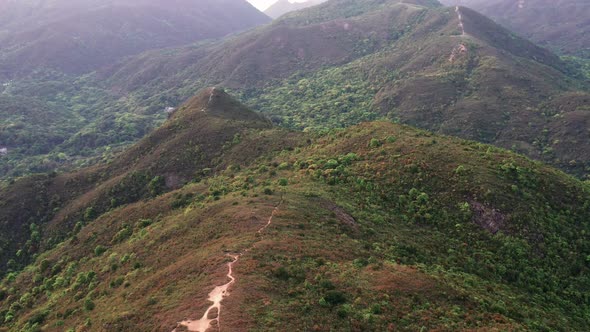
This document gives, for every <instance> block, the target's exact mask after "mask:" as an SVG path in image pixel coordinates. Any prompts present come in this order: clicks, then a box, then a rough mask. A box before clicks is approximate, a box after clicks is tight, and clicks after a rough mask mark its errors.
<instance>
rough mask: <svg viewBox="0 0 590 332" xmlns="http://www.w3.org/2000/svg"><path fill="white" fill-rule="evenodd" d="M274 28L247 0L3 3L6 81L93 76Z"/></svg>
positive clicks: (0, 44) (0, 69) (0, 67)
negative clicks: (37, 74) (144, 57)
mask: <svg viewBox="0 0 590 332" xmlns="http://www.w3.org/2000/svg"><path fill="white" fill-rule="evenodd" d="M268 21H269V19H268V17H266V16H265V15H264V14H262V13H260V12H259V11H258V10H256V9H255V8H254V7H252V6H251V5H250V4H249V3H248V2H246V1H245V0H172V1H162V0H125V1H123V0H88V1H76V0H56V1H35V0H24V1H23V0H18V1H15V0H1V1H0V80H1V79H5V80H6V79H14V78H18V77H22V76H23V75H27V74H30V73H32V72H34V71H39V70H56V71H60V72H64V73H67V74H82V73H87V72H90V71H93V70H95V69H97V68H100V67H101V66H104V65H107V64H112V63H113V62H116V61H118V60H120V59H121V58H123V57H125V56H129V55H134V54H138V53H141V52H143V51H146V50H150V49H155V48H163V47H170V46H180V45H185V44H189V43H192V42H196V41H199V40H204V39H209V38H217V37H222V36H224V35H227V34H229V33H233V32H236V31H239V30H243V29H247V28H251V27H253V26H256V25H259V24H263V23H266V22H268Z"/></svg>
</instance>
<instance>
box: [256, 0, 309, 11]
mask: <svg viewBox="0 0 590 332" xmlns="http://www.w3.org/2000/svg"><path fill="white" fill-rule="evenodd" d="M276 1H277V0H248V2H249V3H251V4H252V5H254V7H256V8H258V10H265V9H267V8H268V7H270V5H272V4H273V3H275V2H276ZM289 1H290V2H305V1H307V0H289Z"/></svg>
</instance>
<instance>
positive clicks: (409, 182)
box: [0, 90, 590, 331]
mask: <svg viewBox="0 0 590 332" xmlns="http://www.w3.org/2000/svg"><path fill="white" fill-rule="evenodd" d="M216 91H218V90H214V91H212V90H208V91H204V92H203V93H202V94H201V95H200V96H199V97H198V98H197V99H196V100H193V101H191V102H189V103H187V104H186V105H187V106H188V105H191V106H188V107H187V110H188V109H189V108H190V109H191V110H192V111H191V112H189V113H190V116H189V115H187V116H189V117H190V118H193V117H194V118H193V119H194V122H192V123H195V124H197V125H198V120H202V121H214V122H216V121H221V120H220V119H219V118H223V119H226V121H223V124H221V123H220V124H219V125H218V126H216V129H214V130H211V131H209V132H207V135H208V136H217V137H220V136H221V137H223V136H226V135H227V134H226V131H227V130H229V131H233V130H234V129H232V127H231V126H232V125H235V123H234V122H242V123H244V122H245V123H248V126H247V127H248V128H250V129H249V130H247V131H248V133H244V134H243V136H242V138H241V139H240V140H241V141H242V142H235V143H234V144H232V145H231V146H228V147H227V148H226V149H224V153H223V154H221V155H218V156H219V163H218V164H217V165H218V166H217V167H215V168H214V169H213V170H211V172H209V171H204V169H203V168H202V167H203V164H200V163H198V162H197V163H195V164H194V165H193V166H192V167H189V166H188V164H187V167H188V168H190V171H192V173H198V174H200V177H201V179H200V181H199V182H192V183H187V184H185V185H183V186H178V187H177V188H178V189H175V190H172V191H170V192H167V193H162V194H157V193H156V194H154V195H152V196H151V197H150V198H149V199H143V200H137V201H135V202H129V203H128V204H123V205H119V206H117V207H113V208H112V209H110V210H108V211H94V212H93V213H92V214H94V215H93V216H92V217H91V218H89V219H88V220H87V221H86V224H85V225H82V224H80V226H79V227H76V228H75V229H73V230H72V233H71V234H70V236H69V237H68V238H66V239H65V241H63V242H62V243H61V244H59V245H57V246H55V248H53V249H51V250H48V251H46V252H43V253H41V254H40V255H39V256H38V257H37V258H36V260H35V262H34V263H33V264H31V265H29V266H28V267H26V268H25V269H24V270H23V271H22V272H19V273H11V274H10V275H8V276H7V277H6V278H5V279H4V280H3V281H2V286H1V288H0V289H1V292H0V295H1V297H0V312H2V313H3V315H4V319H3V320H1V323H0V324H2V328H4V329H6V330H10V331H12V330H35V329H42V330H44V331H64V330H67V329H73V330H105V331H172V330H173V329H175V328H176V331H183V330H186V328H183V327H182V326H181V325H182V324H178V322H181V321H183V320H185V319H189V320H190V321H196V320H199V319H200V318H201V317H202V316H203V314H204V313H205V312H206V310H207V308H208V307H209V306H210V305H211V302H209V301H207V298H208V297H209V296H210V295H209V294H210V293H211V291H212V290H214V289H216V287H218V286H221V285H224V284H225V285H228V287H229V288H228V289H227V292H226V293H225V294H224V295H223V296H222V297H221V300H222V301H221V306H220V307H219V308H218V309H216V311H215V310H214V311H213V313H212V314H211V316H209V318H210V319H212V320H215V322H216V324H217V326H221V327H222V328H223V329H224V330H229V331H243V330H262V331H286V330H292V329H294V328H300V329H301V330H316V331H333V330H352V331H386V330H420V329H424V330H426V329H427V330H525V331H526V330H564V331H567V330H579V331H582V330H587V329H588V328H589V326H588V320H587V319H586V316H585V315H587V312H588V309H589V304H590V303H589V301H588V297H587V296H586V295H585V294H587V290H588V289H589V287H590V279H589V277H588V275H589V273H588V272H590V266H589V265H588V255H590V245H589V244H588V242H587V241H585V237H584V236H585V235H584V234H587V232H589V231H590V224H589V222H588V220H590V215H589V213H590V208H589V207H590V206H589V204H590V191H589V190H590V188H588V187H587V186H586V185H584V184H582V183H581V182H580V181H578V180H576V179H574V178H571V177H569V176H567V175H565V174H563V173H561V172H559V171H556V170H554V169H552V168H550V167H547V166H543V165H541V164H539V163H536V162H532V161H530V160H528V159H526V158H523V157H520V156H518V155H515V154H513V153H510V152H507V151H504V150H501V149H497V148H494V147H492V146H487V145H484V144H480V143H474V142H468V141H463V140H460V139H454V138H448V137H441V136H436V135H433V134H430V133H427V132H424V131H420V130H416V129H412V128H409V127H405V126H401V125H395V124H392V123H390V122H375V123H367V124H362V125H360V126H355V127H351V128H348V129H344V130H333V131H331V132H327V133H324V134H317V133H313V132H309V133H305V134H303V133H289V132H286V131H277V130H275V129H269V128H268V125H267V123H266V122H264V121H260V120H259V118H258V116H256V115H255V114H252V113H249V112H245V111H244V110H243V108H242V107H238V106H237V104H235V103H234V102H233V101H231V99H228V98H227V97H226V96H225V95H223V94H222V93H221V92H220V91H218V92H216ZM211 92H213V96H219V98H221V101H223V100H225V101H226V102H224V104H225V103H227V104H226V105H229V107H222V108H219V109H218V110H219V112H216V111H212V110H210V109H208V108H205V112H201V110H202V108H203V107H204V106H206V105H207V103H208V97H209V96H211ZM218 93H219V94H218ZM213 100H215V97H214V99H213ZM221 101H220V102H221ZM234 106H236V107H238V108H239V110H240V111H239V112H234V111H231V112H227V110H231V109H232V108H233V107H234ZM195 111H196V112H195ZM182 112H183V110H182V109H179V110H178V113H176V114H175V115H174V116H173V117H172V118H171V119H170V122H169V123H167V124H166V125H165V127H163V128H162V129H160V130H159V131H158V132H156V133H154V135H152V136H151V138H146V140H144V141H143V142H142V143H140V144H139V145H138V146H136V147H134V148H132V150H131V151H129V152H128V155H130V156H139V160H141V159H143V158H151V157H148V156H154V157H156V156H157V157H156V158H155V159H157V161H158V165H169V164H170V162H171V160H169V159H168V158H175V156H178V155H185V154H187V155H191V154H192V151H194V150H195V149H196V148H197V147H198V148H199V149H201V150H202V151H209V149H208V148H207V145H208V144H209V143H208V142H209V141H200V142H199V143H198V144H197V145H191V144H188V143H185V144H184V145H183V146H178V142H184V141H185V139H180V140H179V141H175V139H176V138H179V136H182V135H183V134H182V133H183V132H184V130H187V129H186V128H185V129H184V130H182V131H180V132H178V131H176V132H174V131H170V130H172V129H173V128H176V127H177V126H181V125H182V124H185V122H184V121H182V119H187V118H186V117H185V116H182ZM184 112H186V110H184ZM199 112H201V113H199ZM228 113H229V114H228ZM185 114H186V113H185ZM228 116H229V118H233V120H229V119H228ZM210 117H212V118H214V119H210ZM226 126H230V127H226ZM164 132H167V135H166V136H164V134H163V133H164ZM197 136H198V135H197ZM287 137H291V138H292V139H287ZM173 141H175V142H177V144H175V145H174V146H173V148H174V149H175V153H170V154H161V155H158V154H157V153H156V152H155V151H158V150H160V146H167V148H166V149H169V148H171V145H168V143H171V142H173ZM243 141H247V143H243ZM146 142H152V143H153V145H152V148H151V149H145V148H144V147H145V146H146V144H147V143H146ZM162 144H163V145H162ZM219 144H220V143H219ZM252 146H257V148H255V147H252ZM294 147H297V148H294ZM248 148H249V150H247V151H245V149H248ZM185 149H188V150H187V151H184V150H185ZM147 150H151V151H153V152H147ZM183 151H184V152H183ZM125 155H126V154H124V155H122V157H121V158H123V159H121V161H120V162H122V163H128V161H124V160H126V159H125V158H126V157H125ZM214 157H215V156H211V157H210V158H209V159H212V158H214ZM237 157H242V158H244V157H246V158H245V159H241V160H236V159H234V158H237ZM130 160H133V158H130ZM182 160H183V159H182V158H180V160H178V161H180V162H182ZM141 164H142V162H141V161H137V162H136V163H134V164H133V165H136V166H134V167H139V166H138V165H141ZM119 166H120V165H119ZM105 167H108V166H105ZM113 167H114V166H113ZM159 167H160V166H156V168H159ZM130 168H131V167H130ZM159 169H160V168H159ZM114 170H115V168H113V169H111V171H114ZM160 170H163V168H162V169H160ZM185 171H186V172H189V169H186V170H185ZM82 173H85V174H93V173H95V170H93V169H91V170H83V171H82ZM101 173H102V174H104V176H105V177H106V176H109V175H108V173H106V172H104V171H103V172H101ZM77 177H79V176H78V175H76V174H70V175H62V176H58V177H57V178H56V179H54V180H51V181H52V182H53V183H54V186H55V183H58V182H59V181H60V180H59V179H60V178H61V179H62V180H61V181H63V179H66V178H77ZM111 180H112V181H116V182H119V180H117V177H116V174H115V177H113V178H112V179H111ZM69 183H72V182H71V181H70V182H69ZM103 183H105V182H103ZM14 189H16V187H13V188H12V189H8V192H12V190H14ZM129 190H130V187H129V186H125V188H124V191H127V192H129ZM39 195H40V196H44V195H45V193H40V194H39ZM80 195H81V196H80ZM87 195H88V194H87V193H84V192H80V193H79V194H77V195H73V198H72V201H80V200H82V201H84V200H87V198H84V196H87ZM47 196H51V194H49V195H47ZM2 197H5V195H2ZM8 206H10V205H8ZM68 206H69V207H65V209H66V211H67V214H69V215H71V214H75V213H76V212H75V211H76V210H78V211H83V210H84V209H85V207H86V205H80V206H78V207H77V208H75V209H72V208H71V207H72V204H69V205H68ZM6 207H7V205H4V206H1V207H0V211H4V210H5V209H6ZM57 210H59V211H58V215H61V214H64V207H63V205H62V206H58V207H57ZM86 211H87V210H86ZM54 220H55V218H54ZM48 225H49V229H50V227H51V223H50V224H48ZM61 227H62V230H63V228H66V227H65V226H64V225H63V224H62V226H61ZM47 229H48V228H46V227H43V228H42V230H41V231H40V235H39V236H41V237H42V238H45V237H47V236H50V234H48V231H47ZM230 268H231V270H230ZM228 276H230V277H228ZM232 278H233V279H232ZM228 283H229V284H228ZM181 323H182V322H181ZM184 323H186V324H187V325H189V329H188V330H194V329H191V328H190V324H188V321H184ZM213 330H215V329H213Z"/></svg>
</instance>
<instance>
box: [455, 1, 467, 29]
mask: <svg viewBox="0 0 590 332" xmlns="http://www.w3.org/2000/svg"><path fill="white" fill-rule="evenodd" d="M455 13H457V17H458V18H459V28H461V36H465V25H464V24H463V15H461V10H460V9H459V6H455Z"/></svg>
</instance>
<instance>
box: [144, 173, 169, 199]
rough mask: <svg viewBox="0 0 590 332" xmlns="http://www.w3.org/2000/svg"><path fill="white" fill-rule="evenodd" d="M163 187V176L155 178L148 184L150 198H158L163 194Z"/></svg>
mask: <svg viewBox="0 0 590 332" xmlns="http://www.w3.org/2000/svg"><path fill="white" fill-rule="evenodd" d="M165 187H166V181H165V179H164V177H163V176H156V177H154V178H153V179H152V180H151V181H150V183H148V190H149V191H150V194H151V195H152V196H158V195H160V194H161V193H163V192H164V188H165Z"/></svg>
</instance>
